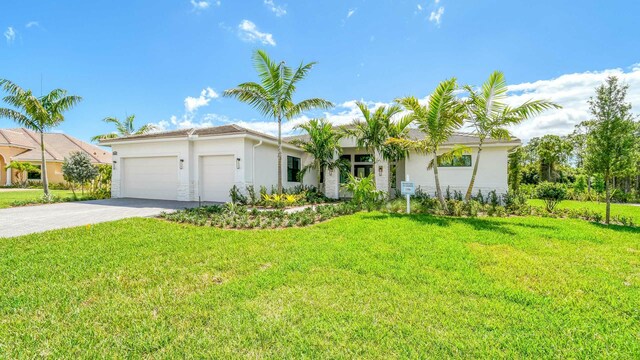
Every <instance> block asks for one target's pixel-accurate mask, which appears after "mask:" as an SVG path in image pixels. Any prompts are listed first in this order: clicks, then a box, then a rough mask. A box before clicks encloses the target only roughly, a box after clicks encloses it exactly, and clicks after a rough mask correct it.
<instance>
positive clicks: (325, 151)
mask: <svg viewBox="0 0 640 360" xmlns="http://www.w3.org/2000/svg"><path fill="white" fill-rule="evenodd" d="M297 128H298V129H302V130H304V131H306V132H307V134H308V135H309V139H308V140H302V139H296V140H293V141H291V143H292V144H294V145H296V146H298V147H300V148H301V149H303V150H304V151H305V152H306V153H308V154H310V155H311V156H313V162H311V163H309V164H307V165H306V166H304V167H303V168H302V169H301V170H300V174H299V176H300V178H302V177H304V174H306V173H307V172H308V171H310V170H312V169H313V170H316V171H317V180H318V187H320V172H321V171H323V170H329V171H333V170H335V169H338V170H339V171H347V172H348V171H349V170H348V167H349V164H348V163H347V162H346V161H345V160H344V159H341V158H340V155H341V154H342V147H341V146H340V139H342V137H343V136H344V134H342V133H339V132H337V131H335V130H334V129H333V126H332V125H331V123H329V122H328V121H327V120H325V119H311V120H309V122H307V123H304V124H302V125H299V126H297ZM336 155H337V156H336ZM336 158H337V159H336ZM322 191H323V192H324V189H322Z"/></svg>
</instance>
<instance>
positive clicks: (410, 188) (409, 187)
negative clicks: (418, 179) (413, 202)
mask: <svg viewBox="0 0 640 360" xmlns="http://www.w3.org/2000/svg"><path fill="white" fill-rule="evenodd" d="M400 193H401V194H402V195H415V194H416V185H415V184H414V183H412V182H410V181H401V182H400Z"/></svg>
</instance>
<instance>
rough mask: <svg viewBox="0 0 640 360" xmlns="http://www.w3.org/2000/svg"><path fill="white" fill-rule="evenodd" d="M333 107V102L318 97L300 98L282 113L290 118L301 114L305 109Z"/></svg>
mask: <svg viewBox="0 0 640 360" xmlns="http://www.w3.org/2000/svg"><path fill="white" fill-rule="evenodd" d="M332 107H333V103H332V102H330V101H327V100H324V99H320V98H312V99H306V100H302V101H300V102H299V103H297V104H295V105H293V106H291V107H289V108H288V109H287V111H286V113H285V114H284V116H285V118H287V119H291V118H293V117H296V116H298V115H300V114H302V113H303V112H305V111H309V110H314V109H322V110H324V109H330V108H332Z"/></svg>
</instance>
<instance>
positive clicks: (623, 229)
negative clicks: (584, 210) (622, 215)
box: [591, 222, 640, 235]
mask: <svg viewBox="0 0 640 360" xmlns="http://www.w3.org/2000/svg"><path fill="white" fill-rule="evenodd" d="M591 224H592V225H593V226H596V227H599V228H602V229H607V230H613V231H620V232H627V233H631V234H638V235H640V227H638V226H622V225H613V224H612V225H606V224H601V223H595V222H592V223H591Z"/></svg>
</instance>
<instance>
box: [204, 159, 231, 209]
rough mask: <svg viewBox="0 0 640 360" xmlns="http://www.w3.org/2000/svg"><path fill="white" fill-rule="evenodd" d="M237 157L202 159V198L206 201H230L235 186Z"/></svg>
mask: <svg viewBox="0 0 640 360" xmlns="http://www.w3.org/2000/svg"><path fill="white" fill-rule="evenodd" d="M235 171H236V167H235V157H234V156H232V155H215V156H202V157H201V158H200V189H201V192H200V196H201V198H202V200H204V201H217V202H226V201H229V190H231V188H232V187H233V185H234V184H235Z"/></svg>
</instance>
